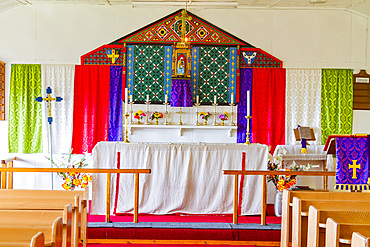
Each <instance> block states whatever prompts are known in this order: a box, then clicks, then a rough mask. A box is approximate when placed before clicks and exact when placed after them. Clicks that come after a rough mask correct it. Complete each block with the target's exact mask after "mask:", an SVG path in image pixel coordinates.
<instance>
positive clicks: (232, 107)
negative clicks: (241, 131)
mask: <svg viewBox="0 0 370 247" xmlns="http://www.w3.org/2000/svg"><path fill="white" fill-rule="evenodd" d="M229 105H230V106H231V113H230V117H231V123H230V125H231V126H235V125H236V124H235V123H234V105H235V104H234V103H230V104H229Z"/></svg>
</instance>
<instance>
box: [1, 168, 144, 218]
mask: <svg viewBox="0 0 370 247" xmlns="http://www.w3.org/2000/svg"><path fill="white" fill-rule="evenodd" d="M1 162H3V161H1ZM4 163H5V161H4ZM2 164H3V163H2ZM13 172H78V173H106V174H107V187H106V191H107V195H106V208H105V210H106V211H105V222H106V223H108V222H110V187H111V174H112V173H133V174H135V184H134V187H135V199H134V223H138V222H139V221H138V214H139V210H138V208H139V174H141V173H144V174H145V173H146V174H148V173H151V169H104V168H99V169H89V168H81V169H75V168H18V167H17V168H14V167H1V168H0V173H1V177H2V178H6V175H7V173H8V174H9V173H11V174H12V173H13ZM4 174H5V175H4ZM1 182H2V184H3V182H4V181H3V180H2V181H1ZM5 183H6V181H5ZM8 187H11V188H12V187H13V186H12V185H11V186H8Z"/></svg>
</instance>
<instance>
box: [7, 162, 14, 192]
mask: <svg viewBox="0 0 370 247" xmlns="http://www.w3.org/2000/svg"><path fill="white" fill-rule="evenodd" d="M8 167H10V168H12V167H13V161H10V162H9V165H8ZM7 187H8V189H10V190H12V189H13V172H8V186H7Z"/></svg>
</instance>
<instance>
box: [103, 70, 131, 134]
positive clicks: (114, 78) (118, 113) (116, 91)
mask: <svg viewBox="0 0 370 247" xmlns="http://www.w3.org/2000/svg"><path fill="white" fill-rule="evenodd" d="M109 88H110V89H109V136H108V140H109V141H122V118H123V114H122V66H111V67H110V86H109ZM124 100H127V99H124Z"/></svg>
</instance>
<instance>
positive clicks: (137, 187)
mask: <svg viewBox="0 0 370 247" xmlns="http://www.w3.org/2000/svg"><path fill="white" fill-rule="evenodd" d="M138 209H139V173H135V200H134V223H138V222H139V220H138Z"/></svg>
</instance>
